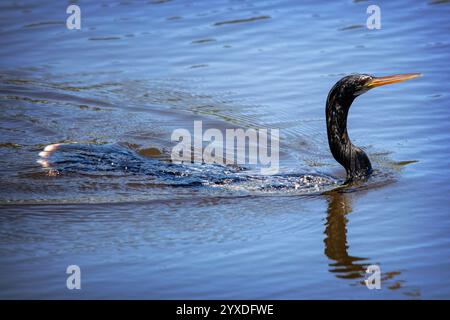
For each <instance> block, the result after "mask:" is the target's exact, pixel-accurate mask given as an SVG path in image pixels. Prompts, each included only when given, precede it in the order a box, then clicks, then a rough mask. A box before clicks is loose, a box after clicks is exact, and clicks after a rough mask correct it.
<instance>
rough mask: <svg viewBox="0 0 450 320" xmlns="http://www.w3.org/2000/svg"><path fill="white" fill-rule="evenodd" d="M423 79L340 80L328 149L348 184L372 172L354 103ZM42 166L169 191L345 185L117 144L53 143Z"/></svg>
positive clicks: (332, 97) (332, 102)
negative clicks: (350, 124)
mask: <svg viewBox="0 0 450 320" xmlns="http://www.w3.org/2000/svg"><path fill="white" fill-rule="evenodd" d="M418 75H419V74H404V75H395V76H388V77H374V76H371V75H366V74H354V75H350V76H346V77H344V78H342V79H341V80H339V81H338V82H337V83H336V84H335V85H334V86H333V87H332V89H331V90H330V92H329V94H328V98H327V102H326V112H325V113H326V123H327V135H328V144H329V147H330V151H331V154H332V155H333V157H334V158H335V159H336V161H337V162H339V163H340V164H341V165H342V166H343V167H344V168H345V170H346V171H347V180H346V181H347V182H351V181H354V180H358V179H364V178H366V177H368V176H369V175H370V174H371V173H372V165H371V163H370V160H369V158H368V156H367V155H366V153H365V152H364V151H363V150H362V149H361V148H358V147H356V146H354V145H353V144H352V142H351V140H350V138H349V135H348V132H347V117H348V112H349V109H350V106H351V105H352V103H353V101H354V99H355V98H356V97H357V96H359V95H360V94H362V93H364V92H366V91H367V90H369V89H371V88H374V87H377V86H381V85H385V84H389V83H394V82H400V81H405V80H408V79H412V78H415V77H417V76H418ZM39 155H40V159H39V160H38V162H39V163H40V164H41V165H42V166H43V167H44V168H45V169H46V170H48V174H49V175H59V174H62V173H66V174H74V173H89V174H90V175H103V174H105V172H109V173H118V174H124V175H130V174H132V175H139V174H140V175H143V176H146V177H151V179H152V181H154V183H155V184H159V185H161V184H162V185H171V186H199V185H202V186H217V187H220V188H231V189H243V190H247V191H250V190H261V191H273V190H286V189H287V190H296V191H297V190H300V192H310V191H312V192H317V191H321V190H323V189H324V188H334V187H336V186H337V184H339V183H341V182H342V181H341V180H339V179H336V178H333V177H330V176H328V175H322V174H315V173H314V174H279V175H274V176H259V175H254V174H251V173H249V172H246V170H244V169H243V168H239V170H235V169H233V168H230V167H227V166H220V165H197V166H196V165H192V164H186V165H184V164H174V163H170V162H165V161H160V160H157V159H148V158H145V157H142V156H140V155H139V154H137V153H136V152H134V151H132V150H130V149H128V148H126V147H123V146H120V145H118V144H112V145H110V144H107V145H91V144H53V145H48V146H47V147H45V149H44V151H42V152H41V153H40V154H39Z"/></svg>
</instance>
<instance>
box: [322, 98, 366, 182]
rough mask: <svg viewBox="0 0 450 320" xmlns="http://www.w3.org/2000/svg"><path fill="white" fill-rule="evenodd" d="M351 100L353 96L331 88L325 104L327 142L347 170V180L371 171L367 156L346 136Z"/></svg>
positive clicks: (334, 155) (360, 176) (335, 157)
mask: <svg viewBox="0 0 450 320" xmlns="http://www.w3.org/2000/svg"><path fill="white" fill-rule="evenodd" d="M353 100H354V97H346V96H344V95H342V94H341V93H340V92H339V91H338V90H332V91H331V92H330V94H329V95H328V99H327V106H326V121H327V133H328V144H329V146H330V150H331V153H332V154H333V157H334V159H336V161H337V162H339V163H340V164H341V165H342V166H343V167H344V168H345V170H346V171H347V180H354V179H358V178H363V177H366V176H368V175H370V173H371V172H372V166H371V164H370V161H369V158H368V157H367V155H366V154H365V153H364V151H363V150H361V149H360V148H358V147H356V146H354V145H353V144H352V142H351V141H350V138H349V136H348V132H347V116H348V111H349V109H350V106H351V104H352V102H353Z"/></svg>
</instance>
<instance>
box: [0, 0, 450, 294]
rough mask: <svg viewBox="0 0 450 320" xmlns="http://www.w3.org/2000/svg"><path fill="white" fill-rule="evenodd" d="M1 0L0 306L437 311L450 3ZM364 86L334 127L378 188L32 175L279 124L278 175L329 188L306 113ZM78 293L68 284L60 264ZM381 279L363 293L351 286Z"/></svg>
mask: <svg viewBox="0 0 450 320" xmlns="http://www.w3.org/2000/svg"><path fill="white" fill-rule="evenodd" d="M77 4H78V5H79V6H80V8H81V21H82V22H81V23H82V25H81V30H68V29H67V28H66V26H65V20H66V18H67V16H68V15H67V14H66V8H67V5H68V3H67V2H59V1H58V2H57V1H27V2H24V3H16V2H14V1H3V2H2V3H1V4H0V106H1V107H0V155H1V157H0V177H1V182H2V183H1V185H0V203H1V204H0V210H1V211H0V298H34V299H42V298H64V299H71V298H82V299H88V298H153V299H163V298H165V299H195V298H225V299H228V298H230V299H231V298H253V299H259V298H262V299H266V298H269V299H308V298H313V299H317V298H321V299H342V298H344V299H347V298H350V299H361V298H365V299H382V298H392V299H430V298H444V299H445V298H447V299H448V298H450V280H449V279H450V253H449V249H450V236H449V234H450V232H449V231H450V216H449V215H450V212H449V204H450V201H449V199H450V198H449V195H450V185H449V183H448V182H449V172H448V170H449V167H450V166H449V165H450V160H449V159H450V151H449V150H450V149H449V148H448V141H449V138H450V133H449V130H448V128H449V125H450V109H449V106H448V99H449V88H450V85H449V83H450V82H449V80H450V76H449V71H450V66H449V64H448V61H449V58H450V39H449V36H448V35H449V31H450V19H449V18H450V4H449V3H448V2H447V1H395V2H393V1H379V2H378V3H377V4H378V5H379V6H380V8H381V29H380V30H369V29H367V28H366V19H367V17H368V14H367V13H366V9H367V6H368V5H369V4H372V3H370V2H365V1H355V2H352V1H340V2H333V3H329V2H326V3H325V2H324V3H320V2H317V1H310V2H307V1H306V2H303V1H302V2H301V3H299V2H297V1H275V0H270V1H257V2H256V1H255V2H251V1H214V3H213V2H211V1H195V2H190V1H175V0H174V1H148V2H141V1H122V2H120V1H97V2H93V1H77ZM355 72H358V73H369V74H374V75H389V74H395V73H407V72H420V73H422V74H423V77H421V78H418V79H415V80H413V81H408V82H405V83H402V84H396V85H392V86H386V87H381V88H376V89H374V90H372V91H370V92H368V93H366V94H364V95H362V96H360V97H359V98H358V99H357V100H356V101H355V103H354V105H353V106H352V109H351V111H350V116H349V132H350V136H351V138H352V141H353V142H354V143H355V144H356V145H358V146H361V147H362V148H364V149H365V151H366V153H367V154H368V156H369V157H370V159H371V161H372V164H373V166H374V168H375V170H376V173H377V177H378V178H377V179H376V180H375V181H374V182H372V183H368V184H367V185H365V186H364V187H362V188H350V189H345V188H344V189H341V190H339V191H335V192H331V193H325V194H323V193H320V192H318V193H317V192H316V193H311V194H310V193H308V194H304V193H296V192H286V193H283V192H276V193H264V192H259V193H252V192H246V190H238V191H237V192H231V193H230V192H229V190H222V189H220V188H219V189H214V190H211V189H208V188H198V187H192V188H173V187H170V186H167V185H160V184H155V183H154V181H153V180H151V179H149V178H148V177H147V176H146V175H139V174H138V175H121V174H104V175H103V174H102V175H85V174H79V175H77V174H70V175H57V176H52V175H50V176H49V175H48V171H46V170H44V168H42V166H41V165H40V164H38V163H36V160H37V159H38V158H39V156H38V154H39V152H40V151H42V149H43V148H44V147H45V146H46V145H48V144H53V143H73V142H77V143H79V144H90V145H97V146H103V145H116V144H118V145H121V146H124V147H126V148H128V149H129V150H132V152H135V153H136V154H139V155H141V156H143V157H148V158H151V161H155V159H156V160H161V161H163V162H164V161H167V159H168V158H170V150H171V148H172V147H173V143H172V142H171V140H170V136H171V133H172V131H173V130H174V129H177V128H187V129H189V130H190V129H191V128H192V126H193V122H194V121H195V120H202V121H203V123H204V125H205V127H211V128H219V129H222V130H223V129H226V128H278V129H279V130H280V166H281V169H282V170H283V171H288V172H320V173H324V174H327V175H332V176H334V177H336V178H337V179H342V178H344V177H345V172H344V170H343V169H342V168H341V167H340V166H339V165H338V164H337V163H336V162H335V161H334V159H333V158H332V156H331V154H330V152H329V150H328V143H327V136H326V127H325V114H324V108H325V100H326V96H327V93H328V91H329V90H330V88H331V87H332V85H333V84H334V83H335V82H336V81H337V80H339V79H340V78H341V77H343V76H344V75H347V74H350V73H355ZM72 264H76V265H79V266H80V268H81V270H82V277H81V282H82V289H81V290H68V289H67V288H66V278H67V276H68V275H67V274H66V273H65V271H66V268H67V266H68V265H72ZM370 264H377V265H379V266H380V268H381V272H382V281H381V286H382V288H381V290H369V289H368V288H367V287H366V286H365V285H364V283H363V281H364V279H365V277H366V276H367V275H366V274H365V269H366V267H367V266H368V265H370Z"/></svg>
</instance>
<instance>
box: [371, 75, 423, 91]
mask: <svg viewBox="0 0 450 320" xmlns="http://www.w3.org/2000/svg"><path fill="white" fill-rule="evenodd" d="M421 75H422V74H421V73H405V74H394V75H392V76H386V77H375V78H373V79H372V80H370V81H369V82H367V83H366V87H367V88H368V89H372V88H375V87H379V86H384V85H386V84H391V83H397V82H402V81H406V80H411V79H414V78H417V77H420V76H421Z"/></svg>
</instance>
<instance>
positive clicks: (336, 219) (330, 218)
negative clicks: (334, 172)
mask: <svg viewBox="0 0 450 320" xmlns="http://www.w3.org/2000/svg"><path fill="white" fill-rule="evenodd" d="M326 197H327V201H328V208H327V219H326V223H325V235H326V237H325V240H324V242H325V255H326V256H327V257H328V258H329V259H331V260H334V262H333V263H330V264H329V266H330V270H329V271H330V272H332V273H335V274H336V277H338V278H345V279H358V278H364V277H365V274H366V273H365V271H366V268H367V266H368V265H369V264H370V263H364V261H367V258H360V257H354V256H351V255H349V253H348V244H347V221H348V219H347V214H348V213H350V212H351V211H352V203H351V197H350V195H349V194H346V193H344V192H340V191H336V190H333V191H330V192H328V193H327V194H326Z"/></svg>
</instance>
